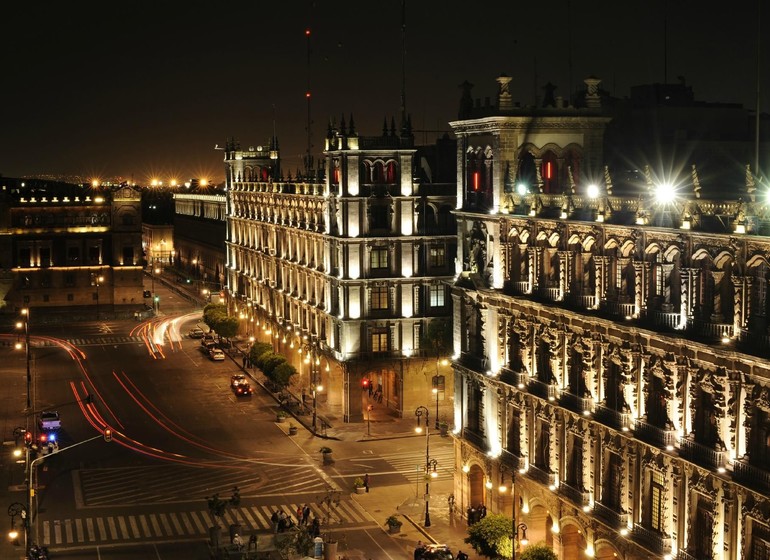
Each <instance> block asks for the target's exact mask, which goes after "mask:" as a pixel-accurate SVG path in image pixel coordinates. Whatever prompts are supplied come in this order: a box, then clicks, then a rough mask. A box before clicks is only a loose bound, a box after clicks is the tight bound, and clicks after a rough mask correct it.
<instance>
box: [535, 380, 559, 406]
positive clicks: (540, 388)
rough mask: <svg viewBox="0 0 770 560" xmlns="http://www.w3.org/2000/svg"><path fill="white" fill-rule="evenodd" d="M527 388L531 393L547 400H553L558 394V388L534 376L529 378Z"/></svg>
mask: <svg viewBox="0 0 770 560" xmlns="http://www.w3.org/2000/svg"><path fill="white" fill-rule="evenodd" d="M528 390H529V392H530V393H532V394H533V395H537V396H538V397H540V398H542V399H547V400H549V401H555V400H556V398H557V397H558V395H559V388H558V387H557V386H556V385H554V384H552V383H546V382H544V381H540V380H539V379H535V378H534V377H531V378H529V386H528Z"/></svg>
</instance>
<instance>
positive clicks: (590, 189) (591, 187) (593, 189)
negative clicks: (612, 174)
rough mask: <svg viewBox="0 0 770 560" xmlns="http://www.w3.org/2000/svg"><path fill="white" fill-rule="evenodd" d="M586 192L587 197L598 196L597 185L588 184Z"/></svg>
mask: <svg viewBox="0 0 770 560" xmlns="http://www.w3.org/2000/svg"><path fill="white" fill-rule="evenodd" d="M586 192H587V193H588V198H598V197H599V187H597V186H596V185H594V184H591V185H588V190H587V191H586Z"/></svg>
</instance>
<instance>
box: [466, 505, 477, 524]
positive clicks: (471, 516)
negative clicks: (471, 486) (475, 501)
mask: <svg viewBox="0 0 770 560" xmlns="http://www.w3.org/2000/svg"><path fill="white" fill-rule="evenodd" d="M474 523H476V508H475V507H473V506H471V507H469V508H468V525H473V524H474Z"/></svg>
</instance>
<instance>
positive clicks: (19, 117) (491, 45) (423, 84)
mask: <svg viewBox="0 0 770 560" xmlns="http://www.w3.org/2000/svg"><path fill="white" fill-rule="evenodd" d="M569 4H570V2H569V0H560V2H559V3H558V4H557V5H550V6H549V7H548V8H547V9H543V8H540V9H538V7H537V6H524V5H519V4H518V3H506V4H502V3H501V4H500V5H494V6H488V7H486V8H485V9H480V8H475V7H474V8H473V9H465V10H460V9H457V8H456V7H454V6H452V7H451V8H448V7H447V6H448V5H447V3H446V2H441V1H437V0H426V1H420V2H416V1H414V0H407V3H406V5H407V8H406V13H407V18H406V21H407V32H406V53H407V54H406V104H407V111H408V113H409V114H410V115H411V118H412V124H413V127H414V129H415V131H416V134H415V136H416V140H417V141H418V142H432V141H433V140H434V139H435V138H436V137H437V136H438V135H440V134H441V133H442V132H444V131H446V132H449V130H450V127H449V126H448V124H447V123H448V122H449V121H451V120H455V119H456V118H457V109H458V105H459V99H460V90H459V88H458V86H459V84H460V83H462V82H463V81H465V80H468V81H470V82H471V83H473V84H474V85H475V87H474V90H473V97H474V98H481V99H482V100H483V99H484V98H485V97H490V98H492V99H494V96H495V93H496V89H495V87H496V83H495V78H496V77H497V76H499V75H500V74H503V73H504V74H508V75H509V76H512V77H513V80H512V82H511V93H512V95H513V98H514V100H516V101H520V102H521V103H522V104H524V105H530V104H532V103H533V100H534V95H535V90H536V88H535V84H537V87H538V90H539V91H538V92H537V93H538V94H539V95H542V89H540V88H542V86H543V85H544V84H545V83H546V82H551V83H553V84H556V85H557V87H558V89H557V91H556V95H562V96H564V97H568V95H569V92H570V84H571V86H572V87H571V90H572V91H574V90H575V89H578V88H580V86H581V85H582V80H583V79H584V78H585V77H587V76H589V75H594V76H596V77H598V78H600V79H601V80H602V84H601V87H602V88H603V89H605V90H607V91H609V92H610V93H611V94H613V95H615V96H617V97H625V96H627V95H628V94H629V89H630V87H631V86H634V85H639V84H646V83H656V82H663V81H664V79H667V81H668V82H670V83H673V82H678V81H680V78H679V77H680V76H681V77H682V78H683V79H684V80H685V81H686V83H687V84H688V85H691V86H692V88H693V91H694V93H695V98H696V99H697V100H700V101H706V102H720V103H741V104H743V105H744V106H745V107H747V108H750V109H754V108H755V106H756V88H757V84H756V77H757V59H756V54H757V43H756V41H757V13H758V8H757V4H756V3H755V2H749V3H734V4H733V5H731V6H730V9H729V10H721V11H718V12H717V11H715V10H709V9H706V6H704V5H703V4H699V5H698V6H697V11H695V8H693V7H687V6H683V5H679V4H678V3H674V2H666V0H657V2H653V3H648V2H636V1H634V2H625V3H620V2H611V1H609V0H600V1H596V2H592V3H591V6H590V9H582V10H581V9H580V6H578V5H577V4H578V3H576V2H572V3H571V6H570V8H569V9H568V5H569ZM666 5H668V7H667V10H668V15H667V17H664V16H663V9H664V6H666ZM149 6H150V5H149V4H147V5H145V4H142V3H138V4H131V5H126V6H112V5H111V6H110V7H109V8H108V9H107V10H108V12H102V13H100V14H94V15H92V14H91V13H90V12H88V11H87V9H86V7H84V6H79V5H52V6H50V7H49V6H46V7H45V8H44V9H41V10H37V11H35V12H32V10H31V9H30V8H22V7H19V6H16V7H15V8H14V10H15V11H10V12H9V13H8V14H7V17H6V18H5V19H6V21H5V25H4V31H3V33H4V35H5V37H4V39H5V44H6V45H7V46H6V48H4V49H3V53H2V54H1V55H0V60H2V62H3V64H2V67H3V70H4V72H3V74H4V78H5V79H4V87H3V88H0V107H2V109H3V118H2V123H3V134H2V135H0V174H2V175H3V176H8V177H22V176H32V175H41V174H51V175H80V176H82V177H84V178H100V179H108V178H109V179H112V178H116V177H122V178H124V179H127V180H131V179H132V178H133V180H135V181H136V182H138V183H143V182H145V181H149V180H150V179H152V178H153V177H157V178H159V179H161V180H163V181H164V182H165V181H168V180H170V179H172V178H175V179H177V180H179V181H184V180H187V179H189V178H193V177H207V178H209V179H213V180H219V179H221V177H222V173H223V166H222V160H221V152H218V151H215V150H214V145H215V144H219V145H220V146H221V145H222V144H224V142H225V140H226V139H227V138H228V137H235V138H236V139H237V140H239V141H240V143H241V146H243V147H248V146H256V145H260V144H265V143H266V142H267V140H268V139H269V137H270V136H271V135H272V133H273V127H274V126H275V130H276V134H277V136H278V138H279V141H280V147H281V157H282V167H283V169H284V172H285V173H287V172H288V173H291V174H292V175H293V174H294V173H295V172H296V170H297V169H300V168H301V167H302V163H301V162H302V158H303V156H304V155H305V152H306V146H307V136H306V116H307V105H306V101H305V92H306V89H307V83H308V65H307V42H306V39H305V35H304V32H305V29H307V28H309V29H310V30H311V33H312V35H311V57H310V58H311V65H310V90H311V93H312V104H311V111H312V121H313V122H312V128H311V130H312V144H313V148H312V154H313V155H314V156H315V158H316V159H318V157H319V155H320V153H321V151H322V150H323V139H324V136H325V134H326V129H327V123H328V121H329V118H334V119H335V120H337V121H339V119H340V116H341V115H344V117H345V119H346V120H347V119H349V117H350V115H351V114H352V115H353V117H354V118H355V122H356V129H357V131H358V132H359V134H362V135H377V134H379V133H380V131H381V129H382V122H383V119H384V118H387V120H388V122H390V119H391V117H393V118H395V119H396V121H398V119H399V115H400V101H401V51H402V34H401V2H400V0H391V1H388V2H380V3H377V4H374V3H368V2H352V1H342V2H336V3H333V4H332V3H325V2H322V1H318V2H312V3H311V2H308V1H303V2H291V1H290V2H285V3H282V4H281V5H280V6H277V5H269V4H268V5H264V6H263V5H261V4H257V5H250V6H245V7H243V10H242V11H238V12H231V11H228V8H224V7H222V5H219V6H214V5H213V4H181V3H176V2H164V3H162V4H160V5H152V8H150V7H149ZM230 9H231V8H230ZM768 11H770V10H764V11H763V12H762V14H761V18H762V21H763V24H764V23H765V22H767V12H768ZM664 22H665V25H664ZM664 27H665V28H666V29H667V34H666V37H667V41H665V42H666V43H667V49H664ZM763 28H767V25H766V24H765V25H763ZM763 50H764V51H766V50H767V49H763ZM664 52H666V53H667V56H664ZM768 60H770V57H769V58H768ZM570 61H571V64H570ZM762 72H763V74H762V75H761V97H760V109H761V110H762V111H763V112H767V110H768V99H769V98H770V96H769V94H768V90H770V79H768V72H767V71H766V70H764V69H763V70H762ZM535 76H537V77H535Z"/></svg>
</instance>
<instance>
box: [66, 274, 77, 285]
mask: <svg viewBox="0 0 770 560" xmlns="http://www.w3.org/2000/svg"><path fill="white" fill-rule="evenodd" d="M64 285H65V286H66V287H68V288H72V287H73V286H74V285H75V275H74V274H65V275H64Z"/></svg>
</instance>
